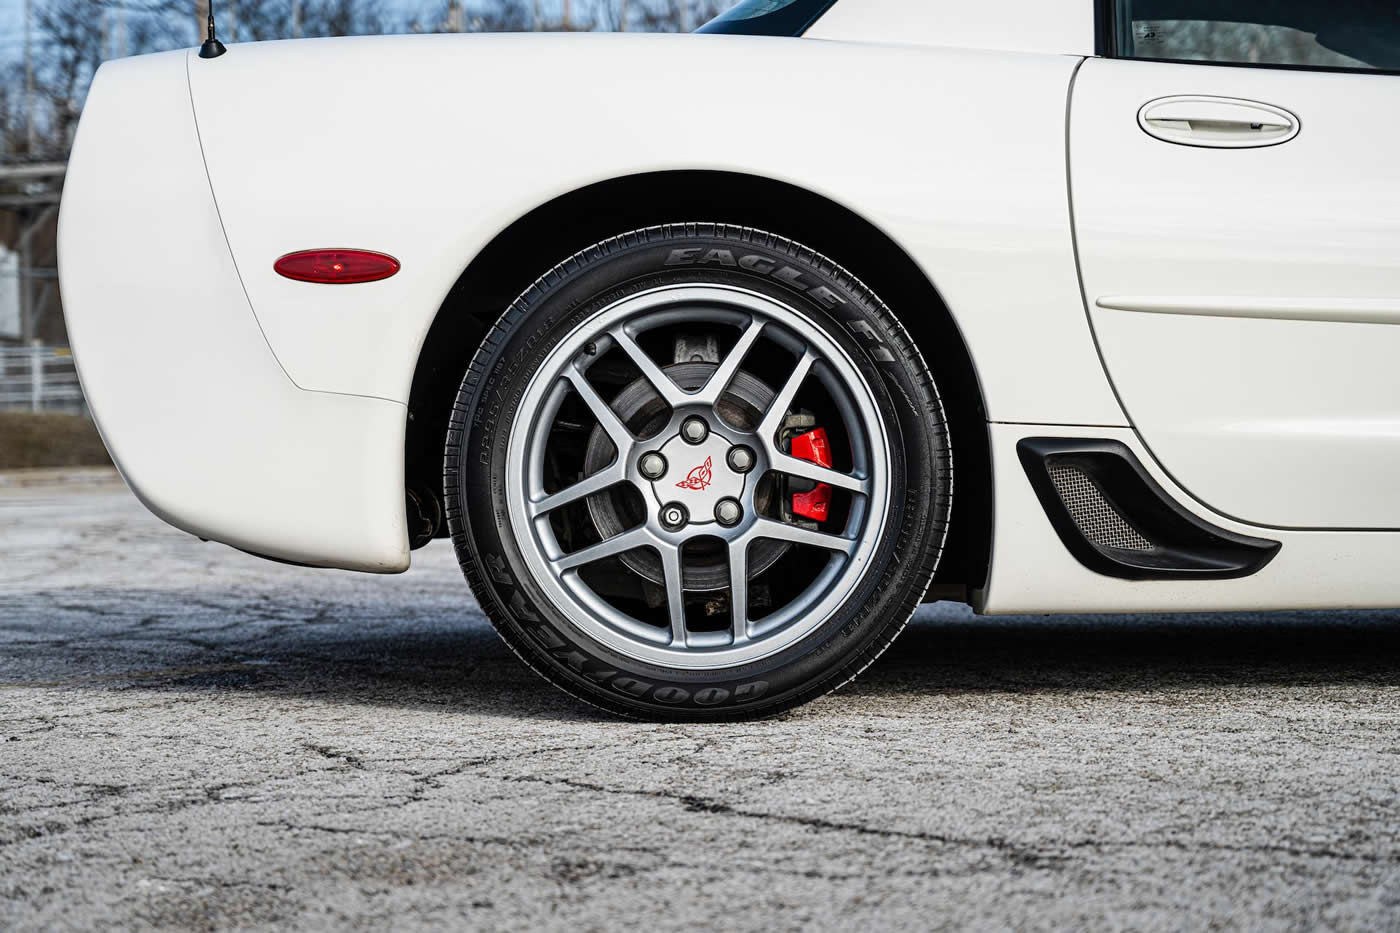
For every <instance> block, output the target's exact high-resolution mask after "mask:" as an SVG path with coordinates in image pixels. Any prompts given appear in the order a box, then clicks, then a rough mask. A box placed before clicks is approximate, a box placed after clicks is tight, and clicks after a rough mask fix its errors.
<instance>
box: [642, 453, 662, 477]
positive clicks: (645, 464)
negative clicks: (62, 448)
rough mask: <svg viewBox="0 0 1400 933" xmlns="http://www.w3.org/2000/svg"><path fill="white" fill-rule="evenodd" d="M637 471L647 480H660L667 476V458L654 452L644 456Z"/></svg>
mask: <svg viewBox="0 0 1400 933" xmlns="http://www.w3.org/2000/svg"><path fill="white" fill-rule="evenodd" d="M637 469H638V470H640V471H641V474H642V475H643V476H645V477H646V478H647V479H660V478H661V477H663V476H665V475H666V458H665V457H663V456H661V455H660V454H659V453H656V452H655V451H653V452H652V453H649V454H642V459H641V461H640V462H639V463H638V464H637Z"/></svg>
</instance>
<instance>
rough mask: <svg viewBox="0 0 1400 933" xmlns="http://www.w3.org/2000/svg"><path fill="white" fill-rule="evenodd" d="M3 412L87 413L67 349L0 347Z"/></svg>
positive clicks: (70, 354)
mask: <svg viewBox="0 0 1400 933" xmlns="http://www.w3.org/2000/svg"><path fill="white" fill-rule="evenodd" d="M0 411H49V412H69V413H72V414H85V413H86V412H87V406H86V404H85V403H84V401H83V390H82V388H81V387H79V385H78V371H77V369H76V368H75V367H74V366H73V351H72V350H70V349H69V348H67V347H54V346H43V345H41V344H34V345H32V346H28V347H0Z"/></svg>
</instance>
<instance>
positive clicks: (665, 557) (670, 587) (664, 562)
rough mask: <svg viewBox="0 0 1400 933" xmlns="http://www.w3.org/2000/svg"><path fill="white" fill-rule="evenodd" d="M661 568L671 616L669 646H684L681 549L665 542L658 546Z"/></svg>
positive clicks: (683, 590)
mask: <svg viewBox="0 0 1400 933" xmlns="http://www.w3.org/2000/svg"><path fill="white" fill-rule="evenodd" d="M656 550H657V552H658V553H660V555H661V569H662V571H663V572H664V573H665V576H666V609H667V612H668V613H669V614H670V617H671V647H673V648H684V647H685V641H686V639H685V582H684V579H683V574H682V572H681V549H680V548H679V547H677V546H675V545H670V544H665V545H662V546H660V547H658V548H657V549H656Z"/></svg>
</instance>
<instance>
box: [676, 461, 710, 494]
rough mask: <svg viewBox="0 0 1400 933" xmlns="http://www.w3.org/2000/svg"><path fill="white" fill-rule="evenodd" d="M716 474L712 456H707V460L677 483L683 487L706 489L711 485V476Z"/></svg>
mask: <svg viewBox="0 0 1400 933" xmlns="http://www.w3.org/2000/svg"><path fill="white" fill-rule="evenodd" d="M712 475H714V474H713V472H712V467H711V463H710V458H709V457H706V458H705V462H704V463H702V464H700V465H699V466H698V467H696V468H695V469H693V470H691V471H690V472H689V473H687V474H686V476H685V479H683V480H681V481H680V482H679V483H677V484H676V485H677V486H679V487H681V488H682V489H704V488H705V487H706V486H708V485H710V477H711V476H712Z"/></svg>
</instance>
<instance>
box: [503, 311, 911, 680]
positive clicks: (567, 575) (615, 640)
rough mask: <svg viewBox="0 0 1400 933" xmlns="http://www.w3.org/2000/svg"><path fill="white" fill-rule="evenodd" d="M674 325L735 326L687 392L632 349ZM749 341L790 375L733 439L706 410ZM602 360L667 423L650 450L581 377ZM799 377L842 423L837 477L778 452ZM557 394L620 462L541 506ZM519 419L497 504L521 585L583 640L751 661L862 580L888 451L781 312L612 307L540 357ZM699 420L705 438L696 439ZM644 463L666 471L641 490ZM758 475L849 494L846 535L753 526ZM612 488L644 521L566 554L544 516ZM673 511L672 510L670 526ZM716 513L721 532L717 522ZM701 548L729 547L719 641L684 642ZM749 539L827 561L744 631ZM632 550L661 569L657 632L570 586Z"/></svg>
mask: <svg viewBox="0 0 1400 933" xmlns="http://www.w3.org/2000/svg"><path fill="white" fill-rule="evenodd" d="M681 322H684V323H686V324H696V323H700V322H708V323H710V324H713V325H721V326H727V327H730V328H736V329H737V330H738V332H739V334H740V336H739V338H738V341H737V343H736V344H735V345H734V347H733V348H732V349H731V350H730V352H729V353H728V355H727V356H725V357H724V359H722V360H721V361H720V362H719V365H718V368H717V369H715V371H714V372H713V373H712V374H711V375H710V377H709V379H708V381H707V382H706V383H705V384H704V385H703V386H701V387H700V388H698V389H696V390H693V391H692V390H687V389H684V388H682V387H681V386H680V385H678V384H677V383H676V382H674V381H673V380H672V379H671V378H670V377H669V376H668V375H667V374H666V372H665V371H664V370H663V368H662V367H661V366H659V365H658V364H657V363H656V361H655V360H653V359H652V358H651V356H650V355H649V354H648V353H647V352H646V351H644V350H643V349H642V347H641V346H640V345H639V344H638V342H637V338H638V336H639V335H641V334H643V333H645V332H646V331H648V330H651V329H652V328H656V327H662V326H667V325H673V324H676V323H681ZM760 336H762V337H764V338H765V339H767V340H771V341H773V342H774V343H776V344H778V345H780V346H782V347H783V348H785V349H786V350H787V351H789V352H790V353H791V354H792V355H793V357H794V358H795V363H794V365H793V366H792V368H791V369H789V370H787V371H785V372H783V373H781V374H778V377H777V381H778V382H780V383H781V386H780V387H779V388H778V389H777V394H776V397H775V398H774V399H773V401H772V403H771V404H770V405H769V406H768V408H767V410H766V411H765V412H764V413H763V415H762V417H761V419H760V420H759V423H758V425H757V427H756V428H754V429H753V430H742V429H737V428H735V427H734V426H733V425H731V424H729V423H727V422H725V421H723V420H721V418H720V417H719V414H718V403H719V400H720V397H721V395H723V394H724V393H725V389H726V388H727V387H728V386H729V384H730V383H731V381H732V380H733V379H734V377H735V376H736V374H738V373H739V371H740V367H741V366H742V364H743V363H744V358H745V356H746V354H747V353H748V352H749V350H751V349H752V348H753V347H754V344H755V343H756V342H757V340H758V339H759V337H760ZM613 347H616V348H618V349H620V350H621V351H622V352H624V353H626V354H627V356H628V357H629V358H630V359H631V361H632V363H633V364H635V366H636V367H637V369H638V370H640V372H641V374H642V377H643V378H645V379H646V381H647V382H648V383H649V385H650V388H651V389H652V390H653V391H655V392H656V393H657V395H658V396H660V398H661V399H662V400H663V401H664V402H665V403H666V404H667V406H668V407H669V408H670V417H669V420H668V421H667V423H666V424H665V426H664V427H663V428H662V430H661V431H660V432H659V433H657V434H654V435H651V436H650V437H649V438H647V439H642V438H639V437H637V436H636V435H634V434H633V433H632V431H631V430H630V429H629V428H628V426H627V425H626V424H624V423H623V421H622V419H621V418H619V417H618V415H617V414H616V412H614V410H613V409H612V408H611V407H610V406H609V404H608V403H607V402H606V401H605V400H604V399H603V398H602V396H601V395H599V393H598V391H597V390H596V389H595V388H594V387H593V385H592V384H591V383H590V382H589V380H588V379H587V378H585V375H584V374H585V372H586V371H587V368H588V366H589V365H590V364H591V363H592V362H594V361H596V360H598V359H600V358H601V357H602V356H603V355H604V354H605V353H607V352H608V351H609V350H610V349H611V348H613ZM809 375H810V376H812V377H814V378H816V379H817V380H819V381H820V382H821V384H822V386H823V387H824V388H825V390H826V392H827V394H828V395H829V396H830V398H831V400H832V401H833V402H834V404H835V405H836V408H837V410H838V411H839V413H840V416H841V419H842V421H843V422H844V424H843V427H844V429H845V433H846V434H847V435H849V437H850V439H851V461H852V464H853V469H852V471H851V472H850V473H845V472H838V471H836V470H831V469H827V468H824V467H821V466H818V465H817V464H815V463H811V462H808V461H806V460H801V459H798V458H796V457H793V456H791V455H790V454H789V453H787V452H785V451H784V450H783V449H782V447H781V444H780V441H779V430H780V428H781V427H782V424H783V421H784V419H785V417H786V415H787V412H788V409H789V407H790V406H791V405H792V404H793V400H794V399H795V398H796V397H797V394H798V391H799V389H801V388H802V385H803V383H804V381H805V380H806V379H807V377H808V376H809ZM570 392H573V393H576V394H577V395H578V396H579V397H580V398H581V399H582V401H583V402H584V403H585V404H586V405H587V407H588V409H589V410H590V411H591V413H592V415H593V417H594V418H596V419H597V421H598V424H599V426H600V427H601V428H602V430H603V431H605V432H606V434H607V436H608V438H609V439H610V440H611V442H612V444H613V446H614V448H615V449H616V451H617V456H616V457H614V458H613V460H612V462H611V463H610V464H609V465H608V466H607V467H605V468H603V469H602V470H599V471H597V472H595V473H592V474H590V475H588V476H586V477H584V478H583V479H581V480H579V481H578V482H576V483H574V484H573V485H571V486H568V487H566V488H564V489H561V490H558V491H555V492H552V493H550V492H546V487H545V462H546V448H547V445H548V440H549V435H550V431H551V428H552V426H553V425H554V422H555V417H556V415H557V414H558V412H559V408H560V406H561V404H563V401H564V399H565V398H566V397H567V396H568V395H569V394H570ZM517 410H518V412H519V413H520V417H517V419H516V421H515V423H514V424H513V425H512V426H511V432H510V440H509V448H508V455H507V456H508V463H509V468H508V471H507V476H506V492H507V497H508V507H509V513H510V523H511V530H512V532H513V533H514V536H515V539H516V541H517V542H518V543H519V546H520V550H521V553H522V554H523V556H524V559H525V560H526V562H527V563H528V565H529V569H530V572H531V575H532V576H533V577H534V579H535V581H536V582H537V583H538V584H539V585H540V587H541V588H543V589H544V591H545V592H546V594H547V595H548V596H549V598H550V599H551V600H552V601H553V603H554V604H555V605H556V606H557V607H558V608H559V609H560V611H562V612H563V613H564V615H565V616H567V617H568V618H569V619H570V621H572V622H573V624H574V625H575V626H577V627H578V628H579V629H580V630H581V631H582V632H584V633H585V634H586V635H588V636H589V637H591V638H593V639H595V640H596V641H598V642H600V643H601V644H603V645H606V646H607V647H609V648H611V649H613V650H614V651H617V652H618V653H620V654H623V655H625V656H627V657H630V658H634V659H636V660H640V661H647V662H651V663H655V664H660V665H664V666H667V667H671V668H679V669H693V670H699V669H710V668H718V667H728V666H732V665H736V664H743V663H747V662H751V661H754V660H757V659H759V658H763V657H766V656H768V655H771V654H773V653H775V652H778V651H781V650H782V649H784V648H787V647H789V646H790V645H792V644H794V643H796V642H797V641H798V640H800V639H801V638H803V637H804V636H805V635H807V634H808V633H810V632H811V631H813V630H814V629H816V628H818V627H819V626H820V625H821V624H822V623H823V622H824V621H826V620H827V619H828V618H829V617H830V615H831V613H832V612H833V611H835V610H836V608H837V607H839V606H840V605H842V604H843V603H844V602H845V601H846V599H847V598H848V597H849V596H850V594H851V593H852V591H853V590H854V589H855V588H856V586H857V585H858V584H859V583H860V581H861V579H862V578H863V577H864V575H865V571H866V568H867V566H868V565H869V562H870V558H871V555H872V553H873V552H874V550H875V548H876V547H877V545H878V543H879V541H880V538H881V535H882V534H883V532H884V525H885V517H886V514H887V512H888V507H889V496H890V488H889V484H890V480H889V473H890V471H889V460H890V452H889V439H888V437H887V435H886V431H885V427H884V423H883V419H882V418H881V416H880V413H879V410H878V408H877V406H876V402H875V398H874V395H873V393H872V392H871V390H870V387H869V386H868V385H867V383H866V381H865V378H864V377H863V376H862V375H861V373H860V371H859V370H858V369H857V368H856V366H855V365H854V363H853V362H852V361H851V359H850V357H849V356H847V354H846V353H845V352H844V351H843V350H842V349H841V348H840V347H839V346H838V345H837V344H836V343H835V342H834V341H833V340H832V339H831V338H830V337H828V336H827V335H826V334H825V333H824V332H823V331H822V330H821V329H819V328H818V327H816V326H814V325H813V324H812V323H811V322H809V321H808V320H807V319H806V318H805V317H803V315H802V314H801V313H799V312H798V311H797V310H795V309H794V308H792V307H789V306H788V305H786V304H783V303H781V302H778V301H775V300H774V299H772V298H769V297H767V296H765V295H761V294H758V293H756V292H752V291H748V290H745V289H741V288H736V287H732V286H724V285H712V284H706V285H679V286H670V287H665V288H658V289H654V290H651V291H647V292H642V293H640V294H637V295H634V296H631V297H629V298H625V299H623V300H621V301H619V302H617V303H615V304H613V305H610V306H609V307H607V308H605V309H603V310H602V311H600V312H598V313H597V314H596V315H594V316H593V317H591V318H590V319H589V320H587V321H585V322H583V323H582V324H580V325H579V326H578V327H576V328H575V329H574V330H573V331H572V332H571V333H570V334H569V335H568V336H567V337H566V338H565V339H564V340H562V341H561V342H560V343H559V344H558V345H557V346H556V347H555V348H554V349H553V350H552V351H551V352H550V354H549V355H548V356H547V357H546V359H545V360H544V362H543V363H542V364H541V366H540V367H539V369H538V370H537V372H536V373H535V375H534V376H533V377H532V379H531V381H530V384H529V385H528V387H527V388H526V391H525V394H524V396H523V398H522V399H521V402H520V405H519V408H518V409H517ZM696 418H699V419H701V420H703V421H704V423H705V426H706V427H707V429H708V430H707V432H706V433H705V434H704V436H703V437H701V438H699V439H698V440H697V439H696V438H697V436H698V435H699V434H700V432H699V431H698V430H696V429H695V428H696V426H695V425H694V419H696ZM687 421H690V422H691V425H690V426H687V424H686V423H687ZM734 447H743V448H745V449H746V452H747V453H749V454H751V456H752V462H751V463H750V464H749V468H748V469H746V470H743V471H742V472H740V471H738V470H735V469H734V468H733V466H732V465H731V463H730V462H729V459H730V457H729V455H730V453H731V451H732V449H733V448H734ZM649 453H660V454H661V456H662V458H663V459H664V461H665V464H666V471H665V473H663V474H662V475H661V476H660V477H659V478H657V479H654V480H653V479H649V478H647V477H646V476H644V475H643V473H642V466H641V464H642V460H643V457H644V456H645V455H646V454H649ZM740 460H741V462H742V461H743V458H742V457H741V458H740ZM654 467H655V461H648V468H649V470H651V471H654ZM770 471H772V472H777V473H782V474H786V475H788V476H791V477H800V478H802V479H807V480H812V481H815V482H822V483H827V484H829V485H831V486H832V487H835V488H837V489H841V490H845V491H846V492H848V493H849V494H850V508H849V510H848V511H847V517H846V522H845V527H844V528H842V529H841V530H840V531H839V532H834V533H831V532H826V531H820V530H814V529H812V528H809V527H804V526H800V525H797V524H792V523H788V522H784V521H781V520H777V519H774V518H771V517H767V516H765V515H763V514H761V513H760V510H759V509H758V508H757V503H756V502H755V490H756V488H757V487H758V486H759V482H758V481H759V479H760V478H761V477H763V476H764V475H765V474H766V473H768V472H770ZM622 483H629V484H631V485H633V486H634V487H635V488H636V489H637V490H638V491H639V492H640V493H641V495H642V498H643V500H644V501H645V502H646V519H645V520H644V522H643V523H642V524H639V525H637V526H636V527H633V528H630V529H628V530H625V531H623V532H621V533H620V534H616V535H613V536H612V537H608V538H606V539H604V540H602V541H600V542H598V543H596V544H592V545H589V546H585V547H583V548H580V549H578V550H576V551H573V552H571V553H565V551H564V549H563V548H562V547H561V546H560V544H559V541H558V539H557V537H556V536H555V534H554V531H553V529H552V527H551V524H550V521H549V513H550V512H552V511H554V510H555V509H559V508H561V507H564V506H567V505H570V504H571V503H574V502H577V501H578V500H580V499H583V498H585V497H588V496H593V495H596V494H598V493H601V492H604V491H605V490H608V489H610V488H611V487H613V486H616V485H618V484H622ZM726 500H733V501H737V503H738V505H739V510H738V511H739V513H740V514H739V517H738V518H737V520H735V521H734V522H733V523H732V524H729V520H730V519H732V518H733V509H732V506H731V505H730V504H729V503H728V501H726ZM722 503H723V504H722ZM676 507H679V511H683V512H684V513H685V515H684V520H683V521H681V522H680V524H679V525H677V522H676V519H677V516H678V512H677V511H673V510H675V509H676ZM717 509H719V510H720V511H721V513H722V515H723V517H724V521H721V520H720V519H719V518H718V517H717V514H716V510H717ZM698 537H706V538H718V539H720V540H721V541H722V542H723V543H724V545H725V548H726V554H727V558H728V565H729V580H730V593H731V600H730V602H731V607H732V608H731V615H732V619H731V624H730V627H729V629H728V631H721V632H712V631H705V632H697V631H691V630H688V629H687V626H686V619H685V601H684V595H683V590H682V585H681V584H682V579H683V575H684V573H683V569H682V560H683V551H682V547H683V545H685V544H686V542H687V541H691V540H693V539H695V538H698ZM759 539H773V540H777V541H782V542H788V543H790V544H798V545H808V546H812V547H816V548H820V549H823V550H825V551H827V552H829V554H830V557H829V558H828V560H827V563H826V565H825V566H824V567H823V568H822V569H821V570H820V571H819V572H818V573H817V574H816V575H815V578H814V579H813V580H812V581H811V583H810V584H808V586H807V587H806V588H805V589H804V590H802V592H801V593H800V594H798V595H797V596H796V598H794V599H792V600H790V601H789V602H788V603H787V604H786V605H783V606H781V607H778V608H776V609H774V610H773V611H772V612H770V613H768V614H766V615H764V616H762V617H761V618H759V619H756V620H750V619H749V618H748V602H749V601H748V584H749V573H748V550H749V546H750V545H751V544H752V543H753V542H755V541H757V540H759ZM637 548H651V549H652V550H653V551H654V552H655V553H656V554H657V555H658V556H659V557H660V561H661V567H662V571H663V574H664V583H665V590H666V601H667V613H668V618H669V619H670V627H669V629H664V628H660V627H657V626H653V625H648V624H646V623H644V622H641V621H639V620H637V619H635V618H633V617H631V616H629V615H627V614H626V613H624V612H622V611H621V610H619V609H617V608H616V607H615V606H613V605H612V604H611V603H609V602H608V601H607V600H606V599H604V598H603V597H601V596H600V595H599V594H598V593H596V592H594V590H593V589H592V588H591V587H590V586H589V585H588V584H587V583H586V582H585V581H584V580H583V579H582V578H581V576H580V573H579V571H580V569H581V568H583V567H585V566H586V565H588V564H591V563H593V562H596V561H600V560H603V559H604V558H608V557H614V556H618V555H621V554H623V553H624V552H627V551H631V550H633V549H637Z"/></svg>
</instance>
